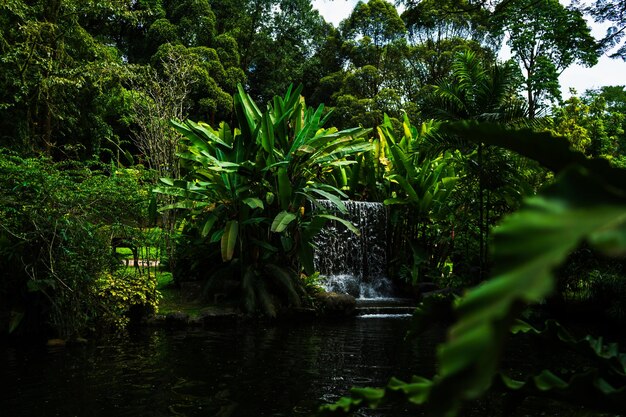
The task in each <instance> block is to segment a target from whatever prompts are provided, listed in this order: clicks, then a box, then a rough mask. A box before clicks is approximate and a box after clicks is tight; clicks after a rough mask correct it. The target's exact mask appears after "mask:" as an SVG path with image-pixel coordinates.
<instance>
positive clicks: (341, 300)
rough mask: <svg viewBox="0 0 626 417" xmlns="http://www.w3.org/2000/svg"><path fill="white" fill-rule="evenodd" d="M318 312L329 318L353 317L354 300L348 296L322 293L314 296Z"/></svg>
mask: <svg viewBox="0 0 626 417" xmlns="http://www.w3.org/2000/svg"><path fill="white" fill-rule="evenodd" d="M315 298H316V304H317V306H318V310H319V312H320V313H321V314H322V315H325V316H331V317H348V316H353V315H354V313H355V309H356V299H355V298H354V297H353V296H351V295H349V294H339V293H336V292H322V293H319V294H316V295H315Z"/></svg>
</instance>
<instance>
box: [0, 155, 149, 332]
mask: <svg viewBox="0 0 626 417" xmlns="http://www.w3.org/2000/svg"><path fill="white" fill-rule="evenodd" d="M142 175H143V174H142V172H141V171H138V170H117V169H114V168H112V167H108V166H103V165H98V164H92V165H89V164H82V163H74V162H66V163H63V164H55V163H52V162H51V161H50V160H48V159H45V158H22V157H19V156H17V155H15V154H11V153H9V152H7V151H0V305H1V306H2V309H6V310H8V311H11V312H12V313H11V317H12V319H11V323H10V329H11V330H16V329H17V331H20V332H21V333H23V334H26V333H29V332H30V333H33V335H37V334H40V333H48V335H55V336H58V337H63V338H70V337H73V336H76V335H78V334H80V333H83V332H84V331H86V330H87V329H88V328H89V327H91V326H92V325H93V323H94V322H95V321H96V320H97V319H98V318H99V314H100V312H101V311H102V309H101V307H102V301H101V300H100V299H98V297H97V296H96V291H95V289H96V287H97V281H98V279H99V278H100V277H102V276H103V275H105V274H108V273H110V270H111V268H115V267H116V266H117V265H118V263H117V262H116V261H115V259H114V258H113V257H112V253H111V234H110V225H111V224H113V223H116V222H118V223H131V222H135V223H137V222H139V221H141V219H142V216H144V213H146V205H147V196H148V190H147V189H146V187H144V186H143V185H142V182H141V179H142ZM20 324H22V326H20ZM19 327H22V329H21V330H20V329H19Z"/></svg>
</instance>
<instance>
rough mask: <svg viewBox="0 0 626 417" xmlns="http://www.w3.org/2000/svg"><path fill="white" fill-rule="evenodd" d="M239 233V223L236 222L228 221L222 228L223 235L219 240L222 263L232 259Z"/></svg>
mask: <svg viewBox="0 0 626 417" xmlns="http://www.w3.org/2000/svg"><path fill="white" fill-rule="evenodd" d="M238 233H239V222H237V220H229V221H227V222H226V225H225V226H224V234H223V235H222V238H221V240H220V241H221V244H220V246H221V249H222V260H223V261H224V262H227V261H230V260H231V259H233V255H234V253H235V245H236V244H237V237H238Z"/></svg>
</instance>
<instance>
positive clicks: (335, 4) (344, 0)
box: [311, 0, 358, 27]
mask: <svg viewBox="0 0 626 417" xmlns="http://www.w3.org/2000/svg"><path fill="white" fill-rule="evenodd" d="M357 2H358V0H313V1H312V2H311V3H312V4H313V8H314V9H317V10H318V11H319V12H320V14H321V15H322V17H323V18H324V19H325V20H326V21H327V22H329V23H332V24H333V25H334V26H335V27H337V26H338V25H339V22H341V21H342V20H343V19H345V18H347V17H348V16H350V13H352V10H353V9H354V6H356V4H357Z"/></svg>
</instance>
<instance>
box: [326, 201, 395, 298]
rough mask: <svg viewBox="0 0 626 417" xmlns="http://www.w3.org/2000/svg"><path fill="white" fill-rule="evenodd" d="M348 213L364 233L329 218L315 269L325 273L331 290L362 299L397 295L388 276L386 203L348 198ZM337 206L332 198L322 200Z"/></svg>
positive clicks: (347, 216)
mask: <svg viewBox="0 0 626 417" xmlns="http://www.w3.org/2000/svg"><path fill="white" fill-rule="evenodd" d="M344 203H345V205H346V208H347V209H348V214H347V215H341V216H342V217H344V218H345V219H346V220H348V221H350V222H351V223H352V224H353V225H354V226H355V227H356V228H357V229H358V230H359V231H360V236H357V235H355V234H354V233H352V232H351V231H349V230H348V229H347V228H346V227H345V226H343V225H342V224H340V223H337V222H329V223H328V224H327V226H326V227H325V228H324V229H323V230H322V231H321V232H320V234H319V235H318V236H317V238H316V242H315V243H316V245H317V247H318V250H317V251H316V253H315V258H314V259H315V269H316V270H318V271H320V275H322V276H323V277H324V286H325V289H326V290H327V291H334V292H339V293H347V294H350V295H353V296H354V297H356V298H360V299H372V298H389V297H392V296H393V288H392V285H391V281H390V280H389V279H388V278H387V276H386V272H387V253H386V246H387V209H386V208H385V206H384V205H383V204H382V203H372V202H364V201H344ZM320 204H322V205H323V206H324V207H326V208H327V209H330V210H331V211H332V209H334V205H332V203H331V202H330V201H324V200H322V201H320Z"/></svg>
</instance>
